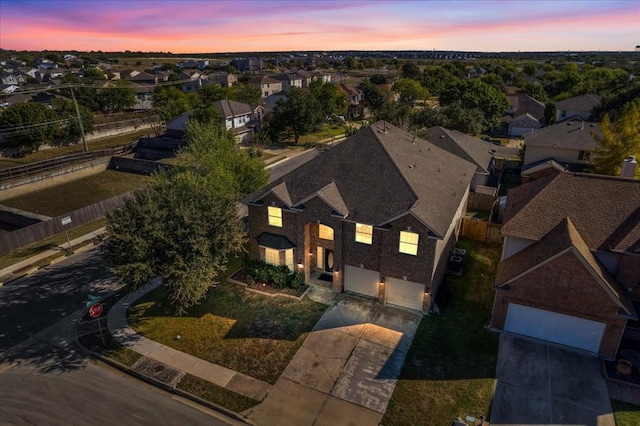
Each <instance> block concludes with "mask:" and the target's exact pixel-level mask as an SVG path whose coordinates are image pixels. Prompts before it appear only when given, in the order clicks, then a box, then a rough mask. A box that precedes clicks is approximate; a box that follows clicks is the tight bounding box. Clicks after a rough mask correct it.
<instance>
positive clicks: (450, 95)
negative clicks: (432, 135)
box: [440, 79, 509, 128]
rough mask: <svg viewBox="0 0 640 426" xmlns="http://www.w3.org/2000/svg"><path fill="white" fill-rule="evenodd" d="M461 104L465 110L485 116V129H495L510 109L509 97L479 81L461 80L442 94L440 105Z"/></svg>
mask: <svg viewBox="0 0 640 426" xmlns="http://www.w3.org/2000/svg"><path fill="white" fill-rule="evenodd" d="M454 102H460V105H461V107H462V108H464V109H469V110H472V109H478V110H480V111H482V113H483V115H484V120H483V123H482V125H483V127H484V128H490V127H495V126H497V125H498V124H499V123H500V118H501V117H502V116H503V115H504V114H505V112H507V110H508V109H509V100H508V99H507V96H506V95H505V94H504V93H503V92H501V91H500V90H498V89H497V88H495V87H493V86H491V85H490V84H487V83H485V82H483V81H481V80H479V79H472V80H459V81H458V82H457V83H455V84H453V85H451V86H449V87H447V88H446V89H444V91H443V92H442V93H440V104H441V105H444V106H446V105H449V104H452V103H454Z"/></svg>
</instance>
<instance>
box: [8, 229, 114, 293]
mask: <svg viewBox="0 0 640 426" xmlns="http://www.w3.org/2000/svg"><path fill="white" fill-rule="evenodd" d="M104 232H105V228H100V229H96V230H95V231H93V232H89V233H88V234H85V235H81V236H79V237H77V238H74V239H73V240H71V241H70V242H71V247H73V246H76V245H78V244H81V243H84V242H85V241H89V240H92V239H94V238H95V237H97V236H98V235H101V234H103V233H104ZM68 248H69V245H68V243H66V242H65V243H64V244H60V245H58V246H56V247H54V248H52V249H48V250H45V251H43V252H40V253H38V254H36V255H34V256H31V257H29V258H28V259H25V260H22V261H20V262H17V263H14V264H13V265H9V266H7V267H6V268H3V269H1V270H0V286H2V282H8V281H11V280H14V279H17V278H20V277H22V276H24V275H28V274H29V273H30V272H34V271H35V270H37V269H38V268H35V267H34V269H33V270H31V269H29V266H31V265H35V264H36V263H37V262H39V261H41V260H42V259H46V258H48V257H50V256H53V255H56V254H59V253H60V252H64V251H65V250H67V249H68ZM67 256H69V254H67V255H65V256H62V257H60V259H64V258H66V257H67ZM56 260H57V259H56Z"/></svg>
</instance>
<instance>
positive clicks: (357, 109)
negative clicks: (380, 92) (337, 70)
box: [338, 83, 367, 117]
mask: <svg viewBox="0 0 640 426" xmlns="http://www.w3.org/2000/svg"><path fill="white" fill-rule="evenodd" d="M338 89H340V91H341V92H342V93H344V94H345V95H347V98H348V99H349V107H348V109H347V115H349V116H350V117H362V116H364V115H366V113H367V111H365V108H363V106H362V105H360V102H361V101H362V99H363V92H362V90H360V89H359V88H358V87H356V86H353V85H351V84H345V83H338Z"/></svg>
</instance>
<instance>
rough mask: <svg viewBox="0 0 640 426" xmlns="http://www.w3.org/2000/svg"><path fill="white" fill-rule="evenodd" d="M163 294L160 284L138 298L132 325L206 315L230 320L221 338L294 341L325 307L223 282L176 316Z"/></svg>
mask: <svg viewBox="0 0 640 426" xmlns="http://www.w3.org/2000/svg"><path fill="white" fill-rule="evenodd" d="M164 297H165V289H164V287H160V288H158V289H156V290H155V291H153V292H151V293H149V294H147V295H145V296H144V297H143V298H142V299H140V300H139V301H138V302H137V303H136V304H135V305H134V306H133V307H132V308H130V311H129V315H128V318H129V323H130V325H131V326H132V327H133V328H136V327H138V326H142V325H143V324H144V323H145V322H146V321H147V320H148V319H150V318H153V317H163V318H165V319H166V320H168V321H171V320H172V319H173V318H175V320H176V321H175V322H176V323H177V322H180V321H181V318H198V319H199V318H203V317H205V316H209V317H214V318H220V321H222V322H225V323H227V324H228V323H232V325H231V326H230V327H228V328H227V331H226V333H225V334H224V339H274V340H288V341H295V340H298V339H299V338H300V336H301V335H303V334H305V333H308V332H310V331H311V329H312V328H313V326H314V325H315V323H316V322H317V320H318V319H319V318H320V316H321V315H322V313H323V312H324V310H325V309H326V306H325V305H322V304H320V303H316V302H313V301H311V300H309V299H306V298H305V299H304V300H302V301H298V300H293V299H290V298H284V297H271V296H268V295H261V294H255V293H250V292H246V291H245V290H244V289H243V288H241V287H240V286H238V285H236V284H233V283H228V282H226V281H225V282H222V283H220V284H218V285H217V287H215V288H211V289H210V290H209V291H208V293H207V296H206V297H205V298H204V299H203V301H202V302H201V303H200V304H198V305H196V306H193V307H191V308H190V309H188V310H187V313H186V314H185V315H183V316H175V311H174V310H173V309H172V308H171V307H170V305H169V302H168V301H166V300H165V299H164ZM214 321H215V320H214ZM171 322H173V321H171Z"/></svg>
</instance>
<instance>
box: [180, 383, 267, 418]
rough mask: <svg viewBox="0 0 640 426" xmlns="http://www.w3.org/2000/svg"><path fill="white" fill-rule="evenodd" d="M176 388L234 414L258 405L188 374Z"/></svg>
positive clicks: (244, 397) (256, 402)
mask: <svg viewBox="0 0 640 426" xmlns="http://www.w3.org/2000/svg"><path fill="white" fill-rule="evenodd" d="M178 388H179V389H182V390H183V391H185V392H189V393H190V394H192V395H197V396H199V397H200V398H202V399H206V400H207V401H211V402H213V403H214V404H217V405H220V406H221V407H224V408H226V409H228V410H231V411H234V412H236V413H240V412H242V411H244V410H248V409H249V408H251V407H253V406H254V405H257V404H258V401H254V400H253V399H251V398H247V397H246V396H243V395H240V394H237V393H235V392H232V391H230V390H227V389H225V388H222V387H220V386H216V385H214V384H213V383H211V382H208V381H206V380H202V379H200V378H199V377H195V376H192V375H190V374H187V375H185V376H184V377H183V378H182V380H180V382H179V383H178Z"/></svg>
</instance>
